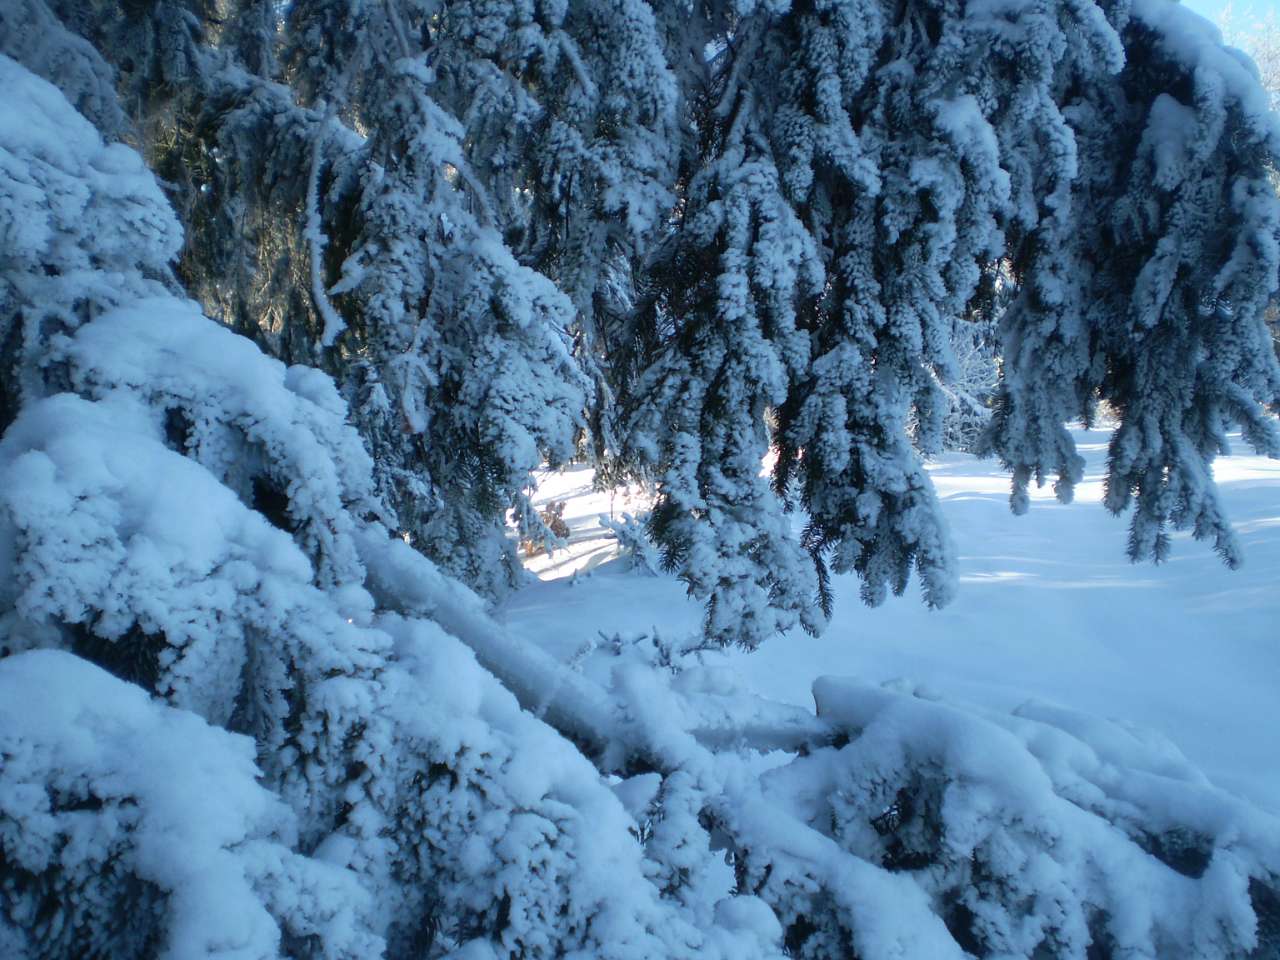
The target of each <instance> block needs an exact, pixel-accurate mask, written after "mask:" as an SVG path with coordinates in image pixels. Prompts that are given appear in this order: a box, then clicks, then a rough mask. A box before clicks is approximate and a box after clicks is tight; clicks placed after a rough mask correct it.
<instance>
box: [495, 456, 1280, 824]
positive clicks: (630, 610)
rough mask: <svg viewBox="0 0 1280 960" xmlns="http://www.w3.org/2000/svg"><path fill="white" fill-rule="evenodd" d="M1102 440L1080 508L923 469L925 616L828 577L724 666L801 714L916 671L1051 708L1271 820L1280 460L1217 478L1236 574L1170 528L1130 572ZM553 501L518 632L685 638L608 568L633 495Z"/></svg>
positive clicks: (985, 466) (547, 488) (653, 583)
mask: <svg viewBox="0 0 1280 960" xmlns="http://www.w3.org/2000/svg"><path fill="white" fill-rule="evenodd" d="M1108 436H1109V435H1108V433H1107V432H1105V431H1090V432H1086V431H1081V432H1079V433H1078V434H1077V443H1078V446H1079V450H1080V452H1081V454H1082V455H1083V456H1084V457H1085V458H1086V460H1087V462H1088V466H1087V470H1086V477H1085V482H1084V483H1082V484H1080V485H1079V486H1078V487H1077V489H1076V497H1075V501H1074V502H1073V503H1071V504H1060V503H1058V502H1057V501H1056V500H1055V498H1054V496H1053V493H1052V490H1051V489H1050V488H1049V487H1046V488H1044V489H1043V490H1040V491H1038V493H1036V494H1035V495H1034V499H1033V503H1032V507H1031V510H1030V511H1029V512H1028V513H1027V514H1026V515H1025V516H1022V517H1015V516H1013V515H1012V513H1011V512H1010V511H1009V507H1008V491H1009V481H1008V478H1007V477H1006V476H1005V475H1003V474H1002V473H1001V472H1000V470H999V467H998V465H997V464H996V463H995V462H994V461H980V460H977V459H975V458H974V457H971V456H968V455H965V454H947V455H945V456H943V457H940V458H938V459H937V460H936V461H935V462H934V463H933V464H932V465H931V467H930V472H931V474H932V476H933V481H934V484H935V486H936V488H937V491H938V496H939V498H940V499H941V500H942V504H943V512H944V514H945V516H946V517H947V519H948V521H949V523H950V525H951V533H952V537H953V539H954V541H955V544H956V548H957V553H958V555H959V558H960V579H961V585H960V593H959V596H958V598H957V599H956V600H955V601H954V602H953V603H952V604H951V605H950V606H949V607H947V608H945V609H944V610H941V611H931V610H928V609H927V608H926V607H925V606H924V604H923V603H922V602H921V601H920V598H919V593H918V589H917V588H916V585H915V583H914V582H913V584H912V585H911V586H910V587H908V590H907V593H906V594H905V595H904V596H902V597H891V598H890V599H889V601H888V602H887V603H885V604H884V605H883V606H882V607H879V608H876V609H871V608H868V607H866V606H864V605H863V604H862V603H861V601H860V600H859V597H858V583H857V580H856V579H855V578H854V577H853V576H845V577H840V578H837V579H836V580H835V582H834V592H835V594H836V607H835V612H834V616H833V618H832V621H831V624H830V626H829V627H828V628H827V631H826V633H825V634H824V635H823V636H821V637H818V638H813V637H809V636H807V635H805V634H804V633H802V632H800V631H799V630H796V631H794V632H792V633H789V634H786V635H783V636H778V637H775V638H773V639H772V640H770V641H769V642H766V643H765V644H764V645H763V646H762V647H761V648H760V649H759V650H758V651H756V652H754V653H742V652H731V653H728V654H707V655H706V656H708V657H714V658H722V659H723V660H724V661H725V662H726V663H727V665H728V666H730V667H731V668H732V669H735V670H736V671H738V672H739V673H740V674H741V675H742V677H743V679H744V680H745V681H746V683H747V684H748V685H749V686H750V687H752V688H754V689H755V690H756V691H758V692H760V693H762V694H764V695H765V696H768V697H771V698H775V699H778V700H783V701H788V702H791V703H795V704H803V705H805V706H810V707H811V706H812V699H811V696H810V688H811V685H812V683H813V681H814V680H815V679H816V678H817V677H820V676H824V675H843V676H853V677H858V678H860V679H862V680H864V681H868V682H872V683H879V682H883V681H886V680H891V679H896V678H907V679H909V680H911V681H914V682H916V683H918V684H924V685H925V686H927V687H929V688H931V689H932V691H934V692H936V693H937V694H939V695H941V696H942V697H943V698H945V699H947V700H949V701H953V702H959V703H969V704H978V705H984V706H989V707H994V708H998V709H1002V710H1007V709H1011V708H1012V707H1015V706H1017V705H1018V704H1020V703H1023V702H1025V701H1028V700H1039V701H1047V702H1049V703H1053V704H1057V705H1060V706H1065V707H1070V708H1073V709H1076V710H1082V711H1087V712H1090V713H1094V714H1097V715H1100V716H1103V717H1107V718H1111V719H1116V720H1120V721H1123V722H1126V723H1131V724H1134V725H1136V726H1138V727H1142V728H1147V729H1150V730H1155V731H1157V732H1159V733H1160V734H1162V735H1163V736H1165V737H1167V738H1169V739H1170V740H1172V741H1173V742H1174V743H1175V744H1176V745H1177V746H1178V747H1180V748H1181V750H1182V751H1183V753H1185V754H1186V756H1187V757H1188V759H1190V760H1191V762H1192V763H1193V764H1195V765H1196V766H1198V767H1199V768H1200V769H1201V770H1202V771H1203V772H1204V773H1205V774H1206V775H1208V776H1209V778H1210V779H1211V780H1213V781H1214V782H1215V783H1217V784H1218V785H1220V786H1222V787H1224V788H1226V789H1227V790H1229V791H1231V792H1234V793H1237V794H1239V795H1241V796H1243V797H1246V798H1248V799H1251V800H1253V801H1254V802H1256V803H1258V804H1260V805H1262V806H1264V807H1268V808H1270V809H1271V810H1273V811H1275V812H1280V462H1277V461H1271V460H1267V459H1264V458H1261V457H1257V456H1252V455H1249V454H1247V453H1246V452H1245V450H1246V448H1245V446H1244V445H1243V444H1237V447H1236V449H1235V450H1234V451H1233V452H1234V454H1235V455H1233V456H1230V457H1223V458H1220V459H1219V460H1218V461H1217V463H1216V465H1215V469H1214V473H1215V476H1216V478H1217V480H1218V483H1219V486H1220V488H1221V491H1222V498H1223V502H1224V504H1225V506H1226V508H1227V511H1228V513H1229V515H1230V516H1231V518H1232V520H1233V521H1234V523H1235V526H1236V530H1237V532H1238V535H1239V537H1240V540H1241V542H1242V543H1243V545H1244V548H1245V562H1244V565H1243V566H1242V567H1241V568H1240V569H1239V570H1236V571H1231V570H1228V569H1227V568H1226V567H1225V566H1223V564H1222V563H1221V561H1220V560H1219V559H1218V557H1217V555H1216V554H1214V552H1213V550H1212V548H1211V546H1210V544H1208V543H1197V542H1195V541H1194V540H1192V539H1191V538H1190V536H1189V535H1184V534H1179V535H1177V537H1176V542H1175V545H1174V550H1173V555H1172V558H1171V559H1170V560H1169V562H1167V563H1165V564H1163V565H1160V566H1153V565H1151V564H1137V565H1135V564H1131V563H1129V562H1128V560H1127V559H1126V557H1125V555H1124V549H1125V544H1126V538H1127V520H1126V518H1124V517H1121V518H1116V517H1113V516H1111V515H1110V514H1109V513H1107V512H1106V510H1104V509H1103V508H1102V506H1101V505H1100V503H1099V501H1100V499H1101V496H1102V474H1103V469H1104V466H1105V459H1106V446H1107V440H1108ZM538 499H539V503H540V504H545V503H549V502H552V501H560V500H563V501H565V502H566V506H565V510H564V518H565V520H566V521H567V522H568V525H569V528H570V537H569V541H570V542H569V545H568V547H567V548H566V549H564V550H560V551H558V552H557V553H555V554H554V555H553V556H550V557H548V556H537V557H532V558H530V559H529V560H528V561H527V565H528V567H529V569H530V570H531V571H533V572H534V573H536V574H537V575H538V577H539V578H540V579H539V580H538V581H536V582H534V583H532V584H530V585H529V586H527V587H526V588H524V589H523V590H521V591H520V592H519V593H518V594H516V595H515V596H514V597H513V598H512V599H511V600H509V601H508V602H507V603H506V604H505V605H504V606H503V608H502V609H501V610H500V611H499V614H498V616H499V618H500V619H501V620H503V621H505V622H506V623H507V624H508V625H509V626H510V627H511V629H512V631H513V632H514V633H516V634H517V635H519V636H524V637H529V638H531V639H533V640H535V641H537V642H538V643H540V644H541V645H543V646H544V647H546V648H547V649H549V650H551V651H552V652H554V653H555V654H557V655H558V656H560V657H563V658H565V659H568V660H572V659H574V658H575V656H578V655H580V654H581V653H582V651H584V650H586V649H588V648H589V647H590V646H591V645H592V644H593V643H595V642H598V641H600V639H601V637H600V636H599V633H598V631H599V629H600V627H601V625H603V624H607V625H608V626H607V628H606V632H607V633H609V634H610V635H612V634H614V633H617V634H621V635H622V636H623V637H627V636H632V635H636V634H641V633H651V632H652V631H654V630H657V631H659V632H660V634H661V635H662V636H663V637H666V638H668V639H672V638H677V639H683V638H692V637H695V636H696V635H697V634H698V632H699V629H700V622H701V615H702V608H701V605H700V604H698V603H695V602H693V601H691V600H690V599H689V598H688V597H687V596H686V595H685V592H684V586H683V584H681V583H680V582H679V581H677V580H675V579H674V578H673V577H670V576H666V575H659V576H653V575H649V574H647V573H645V572H643V571H642V570H639V569H636V567H635V565H634V564H633V563H632V562H631V561H630V560H628V559H625V558H619V557H618V551H617V543H616V541H615V540H614V538H613V535H612V534H611V533H610V532H609V531H608V530H605V529H603V528H602V527H601V526H600V525H599V523H598V521H597V518H598V517H599V516H600V515H601V514H606V515H607V514H609V513H610V511H611V510H612V512H613V514H614V516H615V517H617V516H620V515H621V514H622V513H624V512H631V513H639V512H640V511H642V510H643V509H645V506H646V502H645V499H644V497H643V495H642V494H641V493H640V492H639V491H636V492H634V493H633V494H632V495H631V496H629V497H628V496H621V495H618V496H613V497H611V496H610V495H609V494H608V493H595V492H593V491H592V490H591V474H590V473H589V471H587V470H584V469H573V470H568V471H565V472H563V473H551V474H548V475H545V476H544V477H542V484H541V487H540V490H539V497H538Z"/></svg>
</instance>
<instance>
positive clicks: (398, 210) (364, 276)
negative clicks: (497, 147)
mask: <svg viewBox="0 0 1280 960" xmlns="http://www.w3.org/2000/svg"><path fill="white" fill-rule="evenodd" d="M424 16H425V14H424V12H423V11H422V10H419V9H417V8H416V7H415V5H413V4H389V5H384V4H368V5H364V4H356V5H351V4H347V3H338V4H323V3H317V4H308V5H305V6H299V8H298V9H296V10H295V11H293V12H292V16H291V20H290V21H289V27H290V30H291V33H293V34H296V37H295V39H294V41H293V47H292V48H291V50H292V56H293V57H294V59H295V60H296V61H297V66H296V70H297V75H298V76H299V78H301V79H305V81H306V85H307V87H308V89H312V90H314V95H315V97H316V98H317V109H323V110H325V111H326V120H325V123H326V124H329V125H334V126H336V125H337V121H336V119H335V117H336V116H344V117H347V116H349V117H350V118H352V122H355V123H357V124H359V125H360V126H362V127H364V128H366V129H368V130H369V131H370V133H369V136H368V137H367V139H366V141H365V142H364V143H363V144H362V146H361V148H360V167H359V170H358V172H357V174H356V176H357V177H358V181H359V185H358V187H357V188H355V190H354V192H353V194H352V195H351V196H350V197H348V198H347V199H346V200H345V202H347V203H349V204H350V206H351V209H350V212H349V214H348V216H349V218H350V225H349V227H348V228H347V229H348V233H349V236H348V238H347V243H348V244H349V246H348V248H347V249H346V250H344V253H345V255H346V258H345V260H344V261H343V262H342V264H341V267H340V271H339V274H338V276H337V277H336V278H335V279H336V282H335V283H333V284H332V285H329V284H328V283H327V282H324V281H322V280H321V279H320V278H319V277H317V278H316V281H315V282H316V283H317V284H319V286H320V287H321V289H319V290H318V292H317V300H319V301H321V302H323V303H324V305H325V306H324V310H325V311H326V313H327V314H328V315H329V321H326V329H325V331H324V333H323V336H322V340H323V342H324V343H326V344H328V343H333V342H336V343H337V348H336V349H337V350H338V352H339V353H342V354H346V355H348V357H349V359H348V361H347V362H346V363H345V369H344V370H343V372H342V373H341V374H340V376H341V377H342V379H343V381H344V382H345V383H347V384H348V388H347V392H348V394H349V395H350V396H352V397H353V398H354V399H355V401H356V402H355V403H354V404H353V410H354V412H355V414H356V425H357V427H358V428H359V429H360V431H361V433H362V435H363V436H365V437H366V438H368V439H369V442H370V444H371V447H372V449H373V450H375V451H376V453H375V467H374V470H375V475H376V476H377V477H378V490H379V493H380V494H381V496H382V499H383V500H384V501H385V502H387V503H389V504H390V505H391V506H392V507H393V508H394V509H395V511H396V514H397V515H398V517H399V522H400V527H401V529H403V530H404V531H405V532H406V534H407V535H408V537H409V540H410V542H412V543H414V544H415V546H417V547H418V548H419V549H421V550H423V552H425V553H426V554H427V555H428V556H431V557H433V558H435V559H436V560H437V562H438V563H440V564H441V566H443V567H444V568H445V569H446V570H448V571H449V572H451V573H452V574H454V575H455V576H458V577H461V578H462V579H463V580H464V581H466V582H467V583H469V584H471V585H472V586H474V587H476V588H477V589H480V590H481V591H482V592H484V593H486V594H488V595H491V596H494V595H498V594H500V593H501V592H502V591H503V590H504V589H506V588H508V587H509V586H510V585H511V584H513V583H515V582H517V581H518V575H519V569H520V568H519V563H518V561H517V559H516V557H515V552H514V549H513V546H512V544H511V543H510V541H509V539H508V538H507V536H506V533H505V528H504V518H505V515H506V512H507V511H508V510H513V511H514V513H515V516H516V522H517V525H518V526H519V528H520V531H521V534H522V535H523V536H525V537H527V538H530V539H534V540H538V541H541V540H543V539H544V538H547V537H549V536H551V533H550V531H549V530H548V529H547V528H546V526H545V525H544V524H543V523H542V521H541V520H540V519H539V518H538V516H537V514H536V513H535V512H534V511H533V510H532V508H531V506H530V503H529V497H528V493H529V491H530V490H531V488H532V478H531V472H532V471H533V469H534V468H536V467H537V466H538V464H539V463H540V462H542V461H543V460H544V459H549V460H550V461H551V462H552V463H559V462H562V461H564V460H566V459H567V458H568V457H569V456H570V455H571V454H572V452H573V444H574V440H575V436H576V432H577V429H578V427H579V425H580V423H581V417H582V411H583V410H584V408H585V406H586V400H585V397H584V387H585V383H584V381H583V377H582V375H581V374H580V373H579V372H578V369H577V365H576V363H575V362H574V360H573V359H572V357H571V356H570V343H569V336H570V331H569V328H570V326H571V325H572V322H573V314H572V308H571V305H570V303H569V301H568V300H567V299H566V297H565V296H564V294H562V293H561V292H560V291H559V290H557V289H556V288H555V286H554V285H553V284H552V283H551V282H550V281H549V280H548V279H547V278H546V277H544V276H542V275H541V274H539V273H536V272H534V271H533V270H531V269H529V268H527V267H524V266H521V265H520V264H518V263H517V262H516V260H515V258H514V257H513V256H512V254H511V252H510V251H509V250H508V249H507V248H506V247H505V246H504V244H503V242H502V237H501V234H500V233H499V231H498V224H497V223H496V222H495V214H494V211H493V206H494V204H493V203H492V202H491V200H490V192H489V190H488V189H487V188H486V187H485V185H484V183H482V182H480V181H478V180H477V179H476V176H475V174H474V173H473V171H472V170H471V166H470V160H469V158H468V157H467V156H466V152H465V150H464V148H463V141H464V138H465V137H466V131H465V130H464V129H463V128H462V127H461V126H460V125H459V124H458V122H457V121H456V120H454V118H453V117H452V116H451V115H449V114H448V113H447V112H446V111H445V110H443V109H442V108H441V107H440V106H439V105H438V104H437V103H436V102H435V101H434V100H433V99H432V87H433V85H434V83H435V79H436V76H435V74H436V70H435V67H434V66H433V63H432V57H431V56H430V55H428V53H427V52H426V51H425V50H423V49H422V48H421V47H420V46H419V45H418V44H416V43H414V42H412V41H411V40H410V39H408V38H416V37H418V36H420V34H421V33H422V30H423V29H425V28H424V26H423V23H422V21H423V17H424ZM328 38H334V39H332V40H329V39H328ZM321 45H323V46H321ZM317 47H319V49H317ZM326 104H327V105H326ZM320 162H322V161H321V160H320V159H319V157H317V159H316V163H320ZM320 176H321V174H320V172H319V171H318V170H316V169H313V170H312V177H313V180H318V179H319V178H320ZM314 186H316V184H315V183H313V187H314ZM314 192H315V191H314V190H313V193H314ZM308 202H309V203H315V202H319V200H318V198H316V197H314V196H312V197H311V198H310V199H309V201H308ZM308 216H309V217H312V219H313V222H314V225H315V229H316V230H317V231H320V230H322V229H323V227H322V224H321V216H320V214H319V212H318V211H315V210H309V212H308ZM311 239H312V241H313V243H318V242H327V241H325V240H324V238H322V237H320V236H315V237H312V238H311ZM329 255H330V256H332V255H333V252H332V251H331V252H330V254H329ZM318 270H320V271H321V272H323V268H322V267H318ZM326 286H327V287H328V290H327V292H326V291H325V290H324V289H323V287H326ZM331 295H332V296H333V297H334V298H335V301H334V303H333V304H330V303H329V302H328V298H329V296H331ZM338 309H341V310H342V311H343V313H344V314H345V315H346V316H347V317H349V319H340V318H339V315H338V313H337V312H336V311H337V310H338ZM344 327H345V328H349V329H347V330H346V331H345V332H344V330H343V328H344Z"/></svg>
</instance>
